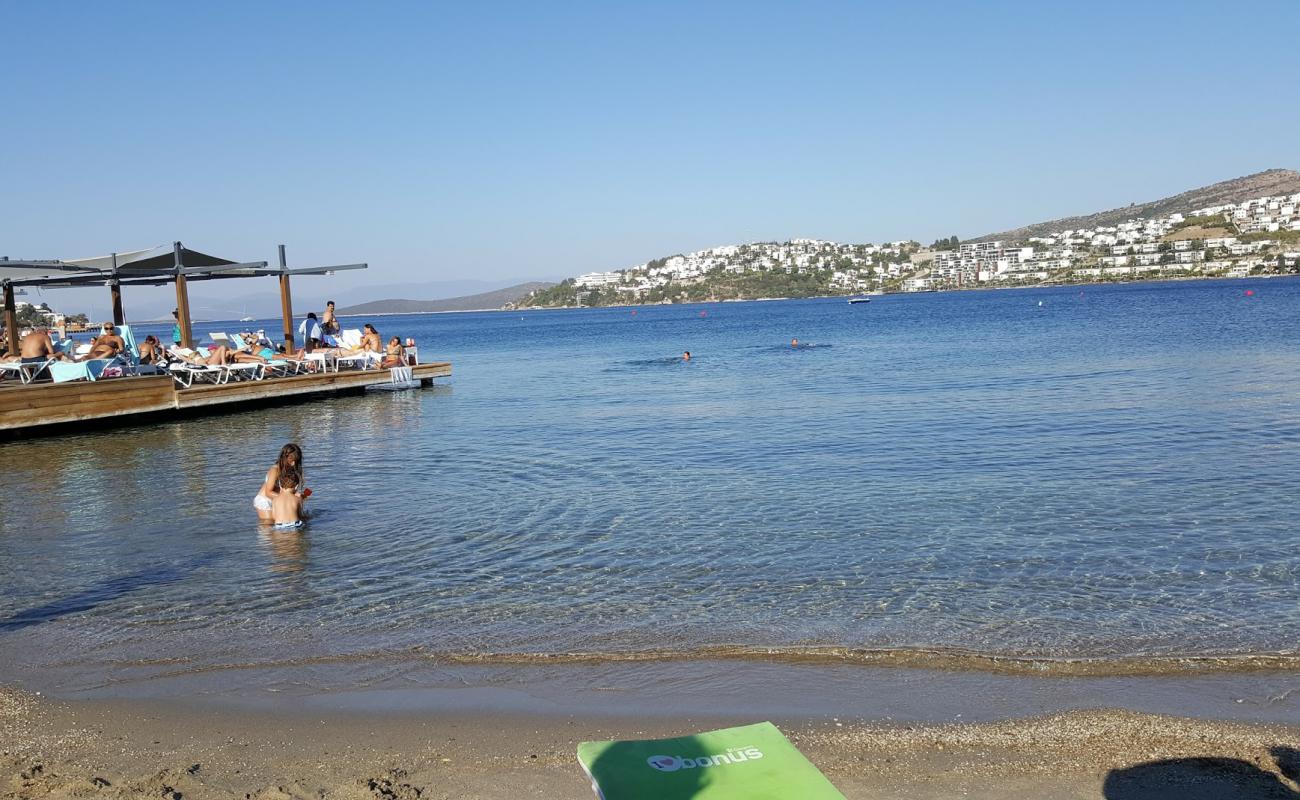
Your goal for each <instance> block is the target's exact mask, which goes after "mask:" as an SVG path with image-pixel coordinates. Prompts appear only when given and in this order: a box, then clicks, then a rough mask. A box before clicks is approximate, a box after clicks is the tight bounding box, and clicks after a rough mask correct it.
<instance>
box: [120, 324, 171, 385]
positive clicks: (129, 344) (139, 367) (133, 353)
mask: <svg viewBox="0 0 1300 800" xmlns="http://www.w3.org/2000/svg"><path fill="white" fill-rule="evenodd" d="M117 332H118V335H119V336H121V337H122V341H124V342H126V352H125V353H123V354H122V355H123V357H124V358H125V359H126V361H127V362H128V364H127V372H128V373H129V374H132V375H161V374H163V372H164V370H163V368H162V367H160V366H158V365H157V364H142V363H140V348H139V347H137V346H136V343H135V334H134V333H132V332H131V326H130V325H118V326H117Z"/></svg>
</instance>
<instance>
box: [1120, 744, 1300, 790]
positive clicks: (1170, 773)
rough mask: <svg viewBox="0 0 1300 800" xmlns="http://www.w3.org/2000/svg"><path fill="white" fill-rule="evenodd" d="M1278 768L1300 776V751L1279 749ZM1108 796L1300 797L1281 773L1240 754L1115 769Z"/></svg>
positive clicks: (1293, 776)
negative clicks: (1283, 778) (1273, 771)
mask: <svg viewBox="0 0 1300 800" xmlns="http://www.w3.org/2000/svg"><path fill="white" fill-rule="evenodd" d="M1271 752H1272V755H1273V758H1274V759H1275V761H1276V762H1277V768H1278V771H1279V772H1281V773H1282V775H1284V776H1286V777H1287V778H1288V779H1290V780H1292V781H1295V780H1296V778H1297V777H1300V751H1297V750H1295V749H1293V748H1290V747H1275V748H1273V749H1272V751H1271ZM1102 791H1103V793H1104V795H1105V797H1106V800H1227V798H1233V800H1300V792H1297V791H1296V790H1294V789H1292V788H1291V787H1290V786H1287V784H1286V783H1285V782H1284V781H1283V780H1282V778H1280V777H1279V776H1278V775H1277V774H1275V773H1272V772H1269V771H1268V770H1265V769H1262V768H1260V767H1259V766H1256V765H1255V764H1252V763H1250V762H1249V761H1243V760H1241V759H1239V758H1211V757H1205V758H1171V759H1168V760H1166V761H1151V762H1148V763H1146V764H1138V765H1137V766H1133V767H1127V768H1125V769H1115V770H1111V771H1110V773H1109V774H1108V775H1107V776H1106V783H1105V784H1104V786H1103V789H1102Z"/></svg>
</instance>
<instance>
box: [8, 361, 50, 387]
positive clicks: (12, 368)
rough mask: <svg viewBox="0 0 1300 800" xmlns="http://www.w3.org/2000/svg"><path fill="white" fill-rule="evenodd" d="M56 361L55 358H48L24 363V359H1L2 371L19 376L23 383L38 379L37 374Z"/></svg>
mask: <svg viewBox="0 0 1300 800" xmlns="http://www.w3.org/2000/svg"><path fill="white" fill-rule="evenodd" d="M53 363H54V359H52V358H47V359H46V360H44V361H40V362H31V363H24V362H22V361H0V371H2V372H9V373H12V374H14V375H17V376H18V379H19V380H20V381H22V382H23V383H31V382H32V381H34V380H36V376H37V375H40V374H41V373H42V372H44V371H45V368H46V367H48V366H49V365H51V364H53Z"/></svg>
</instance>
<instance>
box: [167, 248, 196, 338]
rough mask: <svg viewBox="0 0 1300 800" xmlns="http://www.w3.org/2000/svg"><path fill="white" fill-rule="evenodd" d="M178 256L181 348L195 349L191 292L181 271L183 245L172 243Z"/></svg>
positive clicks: (177, 299) (177, 287)
mask: <svg viewBox="0 0 1300 800" xmlns="http://www.w3.org/2000/svg"><path fill="white" fill-rule="evenodd" d="M172 248H173V252H174V253H175V254H176V315H177V321H176V322H177V324H178V325H180V326H181V347H188V348H191V349H193V347H194V335H193V334H192V333H191V332H190V290H189V287H188V286H186V285H185V273H184V272H182V271H181V269H182V265H181V243H180V242H173V243H172Z"/></svg>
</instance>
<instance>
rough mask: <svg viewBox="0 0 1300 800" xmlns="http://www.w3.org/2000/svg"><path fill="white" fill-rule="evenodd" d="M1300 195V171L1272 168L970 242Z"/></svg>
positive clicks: (1019, 236)
mask: <svg viewBox="0 0 1300 800" xmlns="http://www.w3.org/2000/svg"><path fill="white" fill-rule="evenodd" d="M1296 192H1300V172H1296V171H1295V170H1290V169H1269V170H1265V171H1263V172H1256V173H1255V174H1254V175H1247V176H1245V177H1243V178H1233V179H1232V180H1230V181H1223V182H1221V183H1215V184H1211V185H1209V186H1204V187H1201V188H1200V189H1192V190H1190V191H1186V192H1183V193H1182V194H1176V195H1174V196H1173V197H1166V198H1164V199H1163V200H1153V201H1151V202H1149V203H1140V204H1137V205H1131V206H1127V207H1125V208H1115V209H1111V210H1110V211H1102V212H1099V213H1097V214H1089V215H1087V216H1082V217H1065V218H1064V219H1055V220H1052V221H1051V222H1039V223H1037V224H1034V225H1026V226H1024V227H1023V228H1015V229H1013V230H1009V231H1002V232H1001V233H990V234H987V235H985V236H981V237H979V238H977V239H970V240H968V241H972V242H983V241H989V240H993V239H1002V240H1012V241H1014V240H1017V239H1028V238H1029V237H1031V236H1046V235H1048V234H1051V233H1059V232H1061V231H1068V230H1079V229H1080V228H1084V229H1087V228H1096V227H1099V226H1102V225H1115V224H1118V223H1120V222H1124V221H1126V220H1130V219H1155V218H1157V217H1164V216H1168V215H1169V214H1174V213H1179V212H1182V213H1185V212H1188V211H1192V210H1195V209H1198V208H1206V207H1208V206H1220V205H1226V204H1228V203H1240V202H1242V201H1243V200H1250V199H1251V198H1255V197H1263V196H1265V195H1279V194H1295V193H1296Z"/></svg>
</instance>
